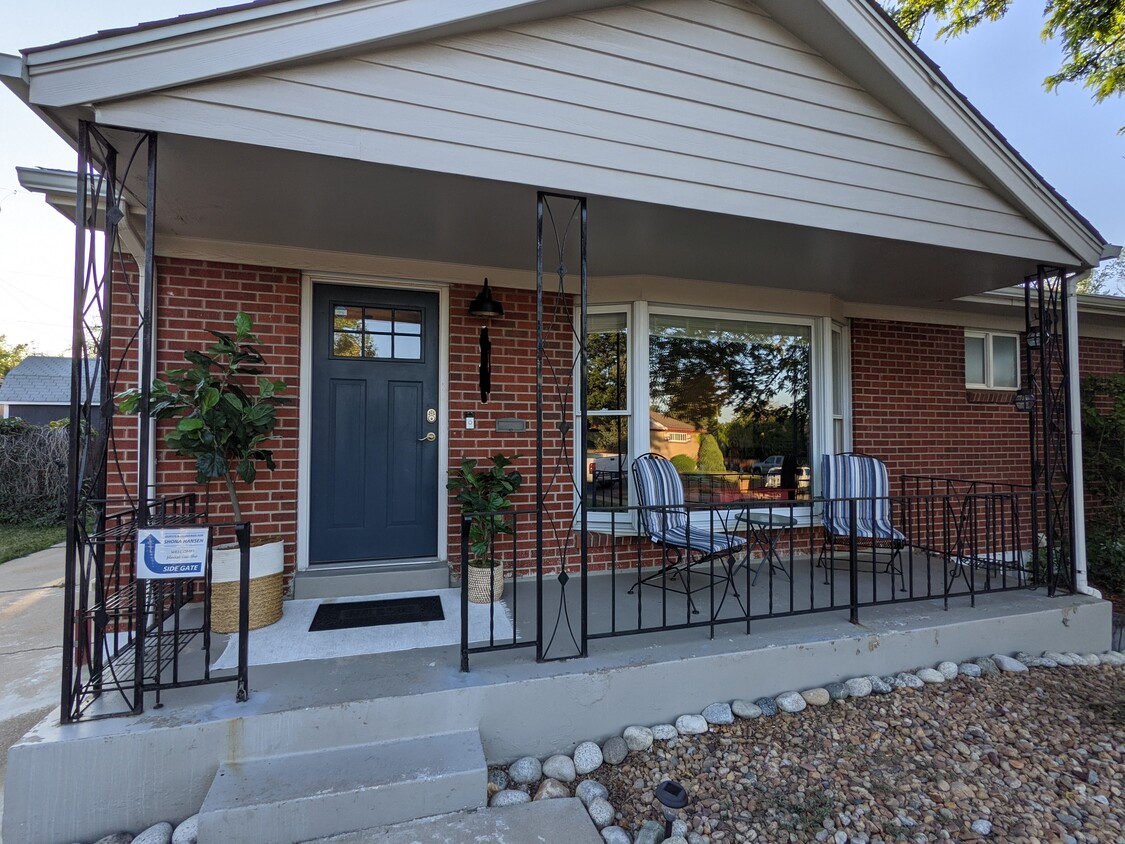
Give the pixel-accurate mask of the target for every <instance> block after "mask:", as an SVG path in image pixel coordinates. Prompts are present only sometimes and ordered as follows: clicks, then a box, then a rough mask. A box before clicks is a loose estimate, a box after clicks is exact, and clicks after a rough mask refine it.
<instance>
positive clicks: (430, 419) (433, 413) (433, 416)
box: [426, 407, 437, 424]
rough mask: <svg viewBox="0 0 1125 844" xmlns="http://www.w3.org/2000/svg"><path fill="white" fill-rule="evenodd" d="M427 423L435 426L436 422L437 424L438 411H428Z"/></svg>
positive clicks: (431, 409)
mask: <svg viewBox="0 0 1125 844" xmlns="http://www.w3.org/2000/svg"><path fill="white" fill-rule="evenodd" d="M426 421H427V422H429V423H430V424H433V423H434V422H437V411H436V410H434V409H433V408H432V407H431V408H430V409H429V410H427V411H426Z"/></svg>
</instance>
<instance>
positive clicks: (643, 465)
mask: <svg viewBox="0 0 1125 844" xmlns="http://www.w3.org/2000/svg"><path fill="white" fill-rule="evenodd" d="M633 479H634V480H635V482H636V487H637V501H638V502H640V505H641V507H642V508H643V509H642V510H641V527H643V528H644V531H645V533H647V534H648V535H649V537H650V538H651V539H652V541H653V542H661V541H662V540H661V539H660V537H661V536H663V535H664V534H665V533H667V532H668V531H670V530H677V529H679V528H686V526H687V510H685V509H684V484H683V481H681V480H680V474H679V472H677V471H676V467H675V466H673V465H672V461H670V460H667V459H666V458H664V457H661V456H660V455H659V454H643V455H641V456H640V457H638V458H637V459H636V460H634V461H633ZM649 508H659V509H649Z"/></svg>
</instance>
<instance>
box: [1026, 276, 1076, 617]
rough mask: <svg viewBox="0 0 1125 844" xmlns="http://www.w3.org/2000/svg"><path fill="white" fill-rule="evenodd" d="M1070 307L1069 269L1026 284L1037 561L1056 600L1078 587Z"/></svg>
mask: <svg viewBox="0 0 1125 844" xmlns="http://www.w3.org/2000/svg"><path fill="white" fill-rule="evenodd" d="M1067 306H1068V305H1067V297H1066V271H1065V270H1064V269H1063V268H1061V267H1044V266H1040V267H1039V271H1038V272H1037V273H1036V275H1034V276H1031V277H1029V278H1027V279H1025V281H1024V312H1025V317H1026V328H1027V355H1026V357H1025V366H1024V372H1025V389H1027V390H1030V392H1031V394H1032V396H1033V397H1034V399H1035V406H1034V410H1033V411H1032V413H1031V417H1030V419H1029V421H1028V426H1029V437H1030V444H1031V484H1032V487H1033V488H1034V489H1035V491H1036V493H1037V498H1038V502H1039V503H1038V505H1037V506H1036V507H1035V512H1034V513H1033V517H1032V526H1033V528H1032V529H1033V533H1034V537H1033V540H1034V543H1035V546H1036V547H1035V551H1034V552H1033V558H1034V565H1035V577H1036V580H1037V581H1038V582H1041V583H1045V584H1046V586H1047V591H1048V594H1050V595H1054V594H1055V593H1056V592H1057V591H1058V590H1060V589H1062V590H1064V591H1067V592H1073V591H1075V589H1076V587H1077V568H1076V567H1077V549H1076V548H1075V535H1074V531H1073V530H1072V525H1071V514H1072V512H1073V511H1072V509H1071V503H1072V502H1071V496H1072V493H1073V489H1072V484H1071V478H1072V477H1073V473H1074V459H1073V458H1074V455H1072V454H1071V453H1070V438H1069V431H1070V427H1071V425H1072V424H1073V423H1075V422H1076V421H1077V420H1071V419H1070V401H1069V377H1070V376H1069V373H1070V368H1069V363H1070V361H1069V354H1070V353H1069V346H1068V342H1067V341H1068V338H1067V330H1068V328H1067V325H1068V324H1067V313H1066V309H1067ZM1040 517H1041V519H1042V521H1041V522H1040Z"/></svg>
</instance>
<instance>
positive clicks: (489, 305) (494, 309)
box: [469, 278, 504, 319]
mask: <svg viewBox="0 0 1125 844" xmlns="http://www.w3.org/2000/svg"><path fill="white" fill-rule="evenodd" d="M469 314H470V315H471V316H475V317H481V318H482V319H492V318H493V317H502V316H504V307H503V306H502V305H501V304H500V303H499V302H497V301H496V300H495V299H493V298H492V290H491V289H490V288H489V286H488V279H487V278H486V279H485V280H484V289H483V290H482V291H481V292H480V293H478V294H477V298H475V299H473V301H472V303H471V304H470V305H469Z"/></svg>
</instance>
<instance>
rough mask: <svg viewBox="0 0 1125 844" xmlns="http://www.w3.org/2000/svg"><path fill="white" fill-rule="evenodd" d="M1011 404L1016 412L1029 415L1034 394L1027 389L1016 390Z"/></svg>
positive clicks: (1033, 403) (1033, 402)
mask: <svg viewBox="0 0 1125 844" xmlns="http://www.w3.org/2000/svg"><path fill="white" fill-rule="evenodd" d="M1029 336H1030V335H1029ZM1012 404H1014V405H1015V406H1016V410H1018V411H1019V412H1020V413H1031V412H1032V411H1033V410H1035V393H1034V392H1033V391H1032V390H1031V389H1030V388H1029V387H1024V388H1023V389H1022V390H1017V391H1016V394H1015V395H1014V396H1012Z"/></svg>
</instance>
